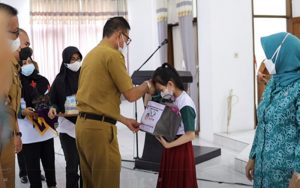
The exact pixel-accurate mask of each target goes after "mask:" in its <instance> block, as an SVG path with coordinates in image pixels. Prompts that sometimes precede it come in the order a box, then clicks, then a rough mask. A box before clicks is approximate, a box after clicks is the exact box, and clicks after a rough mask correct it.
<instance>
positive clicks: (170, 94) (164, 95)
mask: <svg viewBox="0 0 300 188" xmlns="http://www.w3.org/2000/svg"><path fill="white" fill-rule="evenodd" d="M160 96H161V97H162V98H163V99H172V98H173V97H174V96H173V91H171V90H169V89H168V88H166V89H164V90H163V91H161V92H160Z"/></svg>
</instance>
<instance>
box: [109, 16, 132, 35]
mask: <svg viewBox="0 0 300 188" xmlns="http://www.w3.org/2000/svg"><path fill="white" fill-rule="evenodd" d="M118 30H130V26H129V23H128V22H127V20H126V19H125V18H123V17H112V18H110V19H108V20H107V22H106V23H105V25H104V28H103V38H104V37H110V36H111V35H112V34H113V33H114V32H116V31H118Z"/></svg>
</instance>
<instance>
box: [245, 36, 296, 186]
mask: <svg viewBox="0 0 300 188" xmlns="http://www.w3.org/2000/svg"><path fill="white" fill-rule="evenodd" d="M261 43H262V47H263V50H264V52H265V55H266V57H267V59H266V60H265V61H264V63H265V65H266V68H267V69H268V71H269V72H270V73H271V74H272V79H271V80H270V81H269V83H268V85H267V86H266V89H265V91H264V93H263V96H262V100H261V102H260V104H259V106H258V109H257V117H258V125H257V129H256V133H255V138H254V142H253V145H252V149H251V152H250V156H249V161H248V164H247V166H246V176H247V178H248V179H249V180H252V179H254V185H253V187H254V188H258V187H265V188H271V187H276V188H287V187H288V186H289V181H290V179H291V178H292V177H293V179H297V177H298V175H299V174H298V173H300V136H299V134H300V132H299V131H300V40H299V39H298V38H297V37H295V36H294V35H292V34H289V33H285V32H281V33H276V34H273V35H270V36H267V37H263V38H261Z"/></svg>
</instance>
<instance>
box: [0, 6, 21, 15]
mask: <svg viewBox="0 0 300 188" xmlns="http://www.w3.org/2000/svg"><path fill="white" fill-rule="evenodd" d="M0 11H5V12H6V13H8V14H9V15H10V16H17V15H18V10H17V9H15V8H14V7H12V6H10V5H7V4H4V3H0Z"/></svg>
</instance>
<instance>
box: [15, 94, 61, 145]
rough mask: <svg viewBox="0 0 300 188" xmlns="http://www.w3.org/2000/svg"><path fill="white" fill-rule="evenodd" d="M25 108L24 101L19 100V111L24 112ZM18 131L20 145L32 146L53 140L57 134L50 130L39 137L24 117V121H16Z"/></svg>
mask: <svg viewBox="0 0 300 188" xmlns="http://www.w3.org/2000/svg"><path fill="white" fill-rule="evenodd" d="M25 108H26V103H25V101H24V99H23V98H22V99H21V109H22V110H24V109H25ZM18 124H19V129H20V132H21V133H22V137H21V140H22V143H23V144H32V143H37V142H43V141H46V140H49V139H51V138H54V137H55V136H57V132H56V131H55V130H53V129H51V128H48V130H47V131H46V132H45V133H44V134H43V135H41V134H40V132H39V131H38V130H37V129H36V128H35V127H34V126H33V124H32V122H31V121H30V120H29V119H27V117H25V118H24V119H18Z"/></svg>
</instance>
